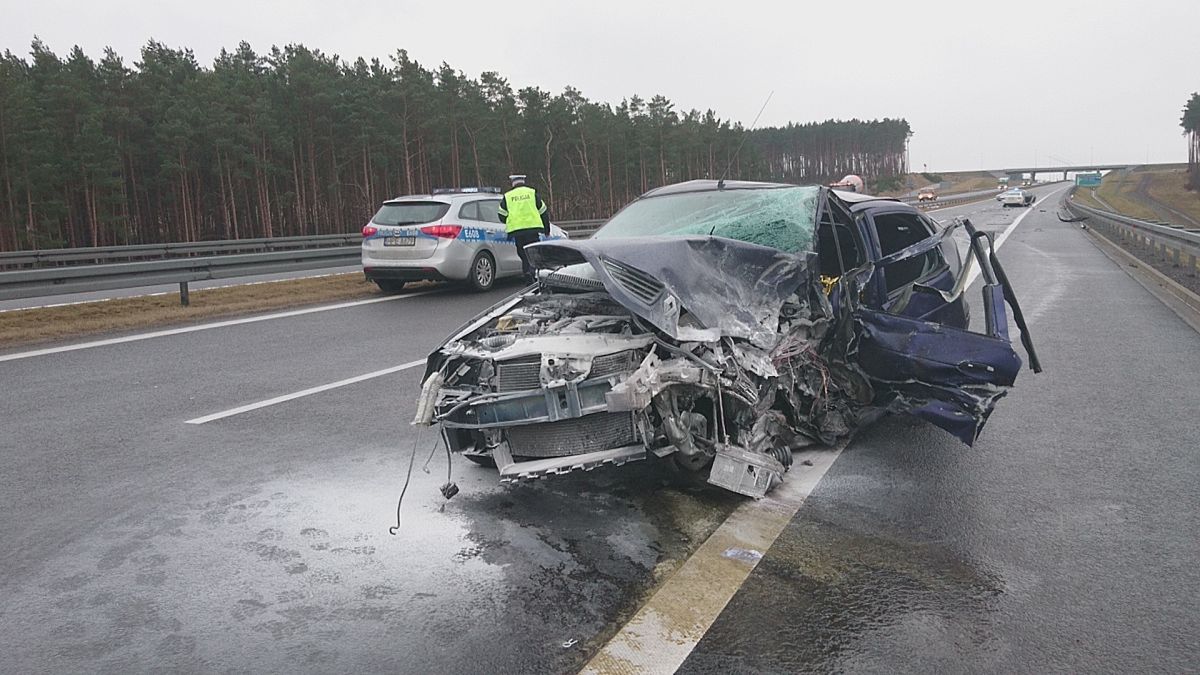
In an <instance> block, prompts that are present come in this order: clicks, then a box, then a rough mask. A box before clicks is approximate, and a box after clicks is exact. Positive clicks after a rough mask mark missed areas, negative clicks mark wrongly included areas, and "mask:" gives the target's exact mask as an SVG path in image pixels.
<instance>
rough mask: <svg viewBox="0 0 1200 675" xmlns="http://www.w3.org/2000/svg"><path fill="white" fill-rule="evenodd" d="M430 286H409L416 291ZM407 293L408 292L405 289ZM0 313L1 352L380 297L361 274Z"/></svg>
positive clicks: (406, 288) (377, 290)
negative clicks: (185, 302) (184, 301)
mask: <svg viewBox="0 0 1200 675" xmlns="http://www.w3.org/2000/svg"><path fill="white" fill-rule="evenodd" d="M428 285H429V282H422V283H417V284H411V286H412V287H413V288H414V289H418V288H421V287H424V286H428ZM405 290H408V287H407V286H406V287H405ZM190 295H191V305H190V306H189V307H183V306H181V305H180V304H179V294H178V293H167V294H163V295H147V296H141V297H137V298H117V299H112V300H101V301H97V302H85V303H78V304H71V305H61V306H58V307H38V308H31V309H15V310H9V311H6V312H0V348H3V347H16V346H24V345H30V344H36V343H40V342H48V341H51V340H61V339H64V338H76V337H84V336H91V335H96V334H101V333H113V332H120V331H126V330H134V329H141V328H161V327H166V326H176V325H186V324H190V323H197V322H199V321H201V320H207V319H215V318H227V317H232V316H238V315H244V314H254V313H257V312H264V311H270V310H280V309H290V308H293V307H300V306H304V305H314V304H321V303H327V302H339V301H346V300H355V299H365V298H371V297H379V296H380V295H381V292H380V291H379V289H378V288H377V287H376V286H375V284H373V283H369V282H367V281H364V280H363V276H362V274H361V273H359V272H351V273H348V274H337V275H330V276H325V277H313V278H308V279H291V280H286V281H271V282H263V283H255V284H243V285H238V286H229V287H226V288H212V289H206V290H193V291H192V292H191V294H190Z"/></svg>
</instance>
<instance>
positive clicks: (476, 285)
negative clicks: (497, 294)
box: [467, 251, 496, 292]
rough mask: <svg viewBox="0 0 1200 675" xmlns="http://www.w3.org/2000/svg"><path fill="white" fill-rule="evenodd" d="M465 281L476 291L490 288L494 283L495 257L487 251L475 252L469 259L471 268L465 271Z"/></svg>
mask: <svg viewBox="0 0 1200 675" xmlns="http://www.w3.org/2000/svg"><path fill="white" fill-rule="evenodd" d="M467 283H468V284H470V285H471V288H472V289H473V290H476V291H480V292H482V291H487V290H491V288H492V286H493V285H494V284H495V283H496V259H495V258H493V257H492V254H491V253H488V252H487V251H480V252H479V253H476V254H475V259H474V260H472V261H471V269H470V271H469V272H468V273H467Z"/></svg>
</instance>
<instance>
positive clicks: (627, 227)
mask: <svg viewBox="0 0 1200 675" xmlns="http://www.w3.org/2000/svg"><path fill="white" fill-rule="evenodd" d="M819 194H820V188H817V187H783V188H765V189H754V190H705V191H703V192H682V193H677V194H669V195H662V196H659V197H650V198H647V199H640V200H638V201H636V202H633V203H632V204H630V205H629V206H627V207H625V208H624V209H623V210H622V211H621V212H620V213H618V214H617V215H615V216H613V217H612V220H609V221H608V222H607V223H605V224H604V227H602V228H600V230H599V231H598V232H596V234H594V235H592V236H593V237H594V238H595V239H612V238H616V237H648V236H653V235H697V234H701V235H703V234H710V235H714V236H718V237H726V238H728V239H736V240H738V241H744V242H749V243H751V244H759V245H762V246H770V247H772V248H777V249H779V250H781V251H787V252H789V253H799V252H801V251H811V250H812V245H813V238H814V232H815V230H816V220H817V198H818V195H819Z"/></svg>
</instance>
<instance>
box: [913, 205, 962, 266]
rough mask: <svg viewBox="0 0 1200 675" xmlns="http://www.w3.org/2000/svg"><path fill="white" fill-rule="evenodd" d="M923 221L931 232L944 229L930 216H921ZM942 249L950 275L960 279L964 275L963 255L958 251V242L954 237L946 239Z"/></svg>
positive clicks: (943, 241) (943, 258)
mask: <svg viewBox="0 0 1200 675" xmlns="http://www.w3.org/2000/svg"><path fill="white" fill-rule="evenodd" d="M921 219H922V220H924V221H925V226H926V227H928V228H929V231H930V232H938V231H940V230H941V229H942V226H941V225H939V224H938V223H937V222H935V221H934V220H931V219H930V218H929V216H921ZM941 249H942V260H944V261H945V262H946V264H947V265H949V267H950V273H951V274H953V275H954V277H955V278H958V275H959V274H961V273H962V254H961V253H959V251H958V241H957V240H956V239H955V238H954V236H953V235H951V236H949V237H946V238H945V239H943V240H942V244H941Z"/></svg>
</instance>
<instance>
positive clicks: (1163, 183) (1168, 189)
mask: <svg viewBox="0 0 1200 675" xmlns="http://www.w3.org/2000/svg"><path fill="white" fill-rule="evenodd" d="M1145 173H1148V174H1150V182H1149V184H1148V185H1147V186H1146V192H1149V193H1150V196H1151V197H1153V198H1154V199H1156V200H1158V201H1159V202H1161V203H1163V204H1165V205H1167V206H1169V207H1171V208H1173V209H1175V210H1176V211H1179V212H1181V213H1183V214H1185V215H1187V216H1190V217H1191V218H1192V220H1195V221H1197V222H1200V192H1189V191H1188V190H1186V189H1184V187H1183V186H1184V185H1186V183H1187V169H1162V170H1159V171H1147V172H1145ZM1135 175H1136V174H1135ZM1141 175H1145V174H1141ZM1180 224H1181V225H1185V224H1186V223H1180Z"/></svg>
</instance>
